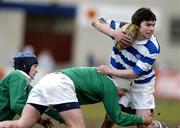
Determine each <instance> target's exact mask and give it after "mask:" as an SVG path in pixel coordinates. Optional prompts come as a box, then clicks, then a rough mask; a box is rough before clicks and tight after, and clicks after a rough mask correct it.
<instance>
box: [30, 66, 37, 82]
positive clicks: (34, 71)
mask: <svg viewBox="0 0 180 128" xmlns="http://www.w3.org/2000/svg"><path fill="white" fill-rule="evenodd" d="M37 66H38V65H37V64H33V65H32V66H31V70H30V72H29V76H30V78H31V79H34V77H35V75H36V73H38V67H37Z"/></svg>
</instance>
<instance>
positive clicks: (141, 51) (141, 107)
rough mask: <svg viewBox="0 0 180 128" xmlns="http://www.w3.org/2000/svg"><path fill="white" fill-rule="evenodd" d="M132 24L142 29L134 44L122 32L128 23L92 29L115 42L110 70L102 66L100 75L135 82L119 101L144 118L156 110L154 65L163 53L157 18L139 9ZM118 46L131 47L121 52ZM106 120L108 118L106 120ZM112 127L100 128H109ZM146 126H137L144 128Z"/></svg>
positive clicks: (101, 21)
mask: <svg viewBox="0 0 180 128" xmlns="http://www.w3.org/2000/svg"><path fill="white" fill-rule="evenodd" d="M131 20H132V23H133V24H136V25H137V26H138V27H139V31H138V35H137V38H136V40H135V41H134V42H132V40H131V39H130V38H129V37H128V36H127V35H126V34H125V33H123V31H122V29H121V28H122V27H123V26H124V25H125V24H126V23H125V22H116V21H113V20H106V19H103V18H101V19H98V20H95V21H93V22H92V25H93V26H94V27H95V28H96V29H97V30H98V31H100V32H102V33H104V34H106V35H108V36H110V37H111V38H112V39H113V40H114V45H113V48H112V54H111V58H110V66H111V68H109V67H107V66H100V67H99V68H98V71H99V72H101V73H104V74H107V75H111V76H118V77H126V78H132V79H134V82H133V86H132V89H131V90H130V91H129V92H128V93H126V95H125V96H123V97H122V98H121V100H120V104H121V105H122V106H123V108H124V107H131V108H132V109H134V110H135V112H136V114H138V115H145V114H146V113H150V112H153V110H154V109H155V99H154V95H153V93H154V85H155V79H156V77H155V71H154V63H155V61H156V59H157V56H158V55H159V53H160V46H159V42H158V41H157V39H156V37H155V36H154V35H153V33H154V30H155V24H156V16H155V14H154V13H153V12H152V11H151V10H150V9H149V8H140V9H138V10H137V11H136V12H135V13H134V14H133V16H132V19H131ZM117 42H119V43H120V45H121V47H124V45H127V44H131V46H130V47H129V48H126V49H123V50H118V49H116V48H115V44H116V43H117ZM106 119H107V118H106ZM111 126H112V125H109V126H105V123H103V124H102V126H101V128H110V127H111ZM142 127H143V126H138V128H142Z"/></svg>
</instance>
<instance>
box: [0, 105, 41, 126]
mask: <svg viewBox="0 0 180 128" xmlns="http://www.w3.org/2000/svg"><path fill="white" fill-rule="evenodd" d="M40 116H41V114H40V113H39V111H37V110H36V109H35V108H34V107H33V106H31V105H29V104H26V105H25V107H24V109H23V112H22V115H21V117H20V119H19V120H15V121H3V122H0V128H31V127H32V126H33V125H34V124H35V123H36V122H37V121H38V120H39V118H40Z"/></svg>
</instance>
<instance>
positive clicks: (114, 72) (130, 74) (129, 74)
mask: <svg viewBox="0 0 180 128" xmlns="http://www.w3.org/2000/svg"><path fill="white" fill-rule="evenodd" d="M109 75H111V76H117V77H124V78H132V79H135V78H137V77H138V75H137V74H135V73H134V71H133V70H132V69H124V70H118V69H111V70H110V71H109Z"/></svg>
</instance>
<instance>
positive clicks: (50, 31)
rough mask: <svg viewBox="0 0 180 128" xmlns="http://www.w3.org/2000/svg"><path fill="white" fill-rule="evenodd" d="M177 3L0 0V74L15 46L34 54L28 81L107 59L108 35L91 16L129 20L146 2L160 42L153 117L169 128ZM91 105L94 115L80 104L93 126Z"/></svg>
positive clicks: (173, 121) (179, 36)
mask: <svg viewBox="0 0 180 128" xmlns="http://www.w3.org/2000/svg"><path fill="white" fill-rule="evenodd" d="M179 5H180V1H179V0H171V1H169V0H158V1H157V0H87V1H86V0H0V28H1V29H0V78H2V77H3V76H4V75H5V74H7V73H8V72H9V71H11V70H12V62H11V60H12V57H13V56H14V55H15V53H16V52H17V51H20V50H25V51H32V52H34V53H35V54H36V55H37V57H38V59H39V73H38V75H37V77H36V79H35V80H34V81H33V83H32V84H33V85H34V84H35V83H36V82H37V81H38V80H39V79H40V78H41V77H42V76H43V75H44V74H46V73H49V72H52V71H54V70H55V69H57V68H64V67H72V66H98V65H100V64H108V61H109V57H110V54H111V47H112V40H111V38H109V37H107V36H105V35H103V34H102V33H100V32H98V31H96V30H95V29H94V28H93V27H92V26H91V20H92V19H94V18H101V17H104V18H107V19H110V18H111V19H113V20H117V21H119V20H120V21H127V22H130V20H131V15H132V14H133V13H134V11H135V10H137V9H138V8H140V7H149V8H151V10H152V11H153V12H154V13H155V14H156V16H157V24H156V31H155V36H156V37H157V38H158V40H159V42H160V45H161V54H160V56H159V58H158V59H157V62H156V65H155V66H156V73H157V81H156V90H157V91H156V94H155V95H156V97H157V99H158V101H157V113H158V114H157V118H159V119H160V120H163V121H165V122H167V123H168V124H169V125H170V126H171V127H172V128H173V127H175V125H177V124H180V110H178V108H179V107H180V104H179V100H180V85H179V83H180V57H179V54H180V50H179V49H180V8H179ZM97 106H98V107H97ZM97 106H96V108H97V110H98V109H99V110H98V111H99V112H100V114H98V115H97V112H96V111H93V108H94V106H93V105H92V108H91V106H90V108H89V107H87V108H86V107H85V108H83V110H84V111H85V112H84V114H85V117H86V119H87V124H88V127H91V128H92V127H98V125H99V123H100V122H99V121H100V120H102V119H103V116H104V110H103V107H102V105H101V104H99V105H97ZM89 111H90V112H89ZM92 111H93V112H94V113H93V112H92ZM101 111H102V113H101ZM92 113H93V114H92ZM160 113H161V114H160ZM173 114H174V115H173ZM91 115H92V116H91ZM175 115H176V116H175ZM175 117H176V118H175ZM92 122H93V123H92ZM93 124H94V125H93ZM91 125H92V126H91ZM57 127H58V126H57Z"/></svg>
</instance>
